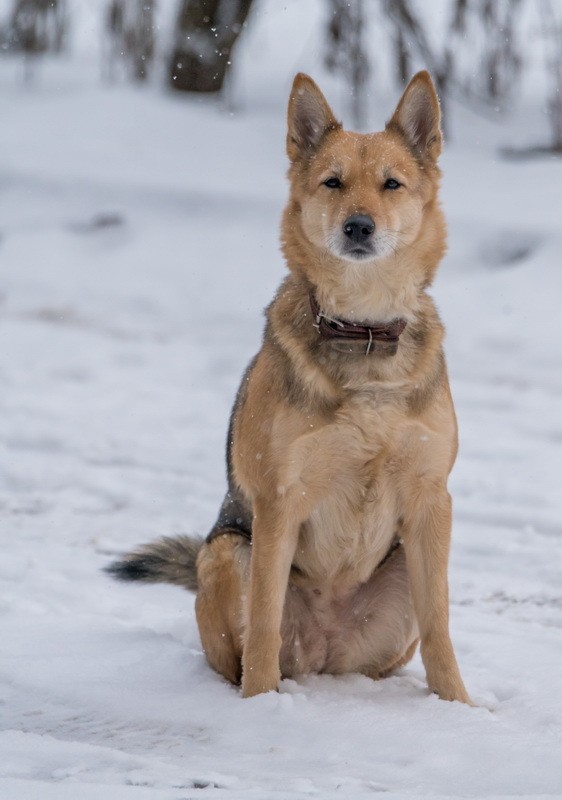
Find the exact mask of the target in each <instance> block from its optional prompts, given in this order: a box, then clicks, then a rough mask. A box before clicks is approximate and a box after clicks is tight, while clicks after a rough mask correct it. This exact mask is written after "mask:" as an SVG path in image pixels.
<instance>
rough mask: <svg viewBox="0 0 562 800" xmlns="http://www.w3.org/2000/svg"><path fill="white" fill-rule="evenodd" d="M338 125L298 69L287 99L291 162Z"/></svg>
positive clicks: (310, 149) (288, 140) (303, 154)
mask: <svg viewBox="0 0 562 800" xmlns="http://www.w3.org/2000/svg"><path fill="white" fill-rule="evenodd" d="M336 128H341V124H340V123H339V122H338V121H337V119H336V118H335V117H334V115H333V113H332V109H331V108H330V106H329V105H328V103H327V102H326V98H325V97H324V95H323V94H322V92H321V91H320V89H319V88H318V86H317V85H316V84H315V83H314V81H313V80H312V78H309V77H308V75H305V74H304V73H303V72H299V74H298V75H297V76H296V78H295V80H294V82H293V88H292V89H291V96H290V98H289V110H288V129H287V154H288V156H289V159H290V160H291V161H298V159H299V158H301V157H303V156H304V157H307V156H310V155H311V154H312V153H313V152H314V150H316V148H317V147H318V145H319V144H320V141H321V139H322V138H323V137H324V134H325V133H326V132H327V131H329V130H335V129H336Z"/></svg>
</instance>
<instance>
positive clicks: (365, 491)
mask: <svg viewBox="0 0 562 800" xmlns="http://www.w3.org/2000/svg"><path fill="white" fill-rule="evenodd" d="M330 427H331V430H330V429H329V428H330ZM400 433H401V431H400V426H399V425H398V426H397V425H396V415H395V414H394V412H393V409H392V407H391V408H388V407H386V408H385V407H384V405H382V404H377V403H375V402H373V401H372V400H370V398H367V399H365V400H364V401H362V402H360V403H355V404H353V405H352V406H350V408H348V409H345V411H344V412H342V413H341V414H339V416H338V419H337V422H336V423H335V425H334V426H328V427H327V429H326V431H325V436H324V437H322V433H321V432H320V433H319V436H318V442H319V446H318V447H317V449H316V459H317V460H318V461H319V462H320V464H319V465H318V469H320V470H322V472H323V478H324V480H326V481H327V491H325V492H324V493H323V494H322V497H321V498H320V499H319V502H318V503H317V504H315V506H314V508H313V509H312V510H311V513H310V514H309V516H308V518H307V520H306V522H305V523H304V524H303V525H302V527H301V532H300V536H299V542H298V547H297V553H296V556H295V564H296V565H297V566H298V567H300V568H301V569H302V570H303V572H305V573H306V574H307V575H309V576H314V577H318V578H321V579H323V578H336V577H337V576H344V575H345V576H348V577H349V580H350V582H352V583H355V582H358V583H361V582H363V581H365V580H367V578H368V577H369V575H371V573H372V572H373V570H374V569H375V567H376V566H377V565H378V564H379V563H380V562H381V561H382V559H383V558H384V556H385V555H386V553H387V551H388V549H389V547H390V545H391V543H392V540H393V538H394V536H395V535H396V532H397V527H398V518H399V498H398V484H397V479H396V472H397V465H398V464H399V463H400V462H401V458H400V455H401V454H400V441H401V438H402V437H401V435H400ZM323 440H324V441H323ZM309 468H310V467H309ZM313 471H314V470H313V468H311V472H313Z"/></svg>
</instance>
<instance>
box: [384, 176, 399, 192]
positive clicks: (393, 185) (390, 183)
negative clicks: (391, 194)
mask: <svg viewBox="0 0 562 800" xmlns="http://www.w3.org/2000/svg"><path fill="white" fill-rule="evenodd" d="M401 186H402V184H401V183H398V181H397V180H395V179H394V178H389V179H388V180H386V181H385V182H384V188H385V189H399V188H400V187H401Z"/></svg>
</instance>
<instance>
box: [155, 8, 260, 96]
mask: <svg viewBox="0 0 562 800" xmlns="http://www.w3.org/2000/svg"><path fill="white" fill-rule="evenodd" d="M251 5H252V0H182V2H181V4H180V10H179V14H178V18H177V24H176V42H175V47H174V50H173V53H172V56H171V58H170V65H169V73H168V74H169V81H170V85H171V86H172V87H173V88H174V89H177V90H179V91H182V92H220V90H221V89H222V87H223V84H224V80H225V77H226V74H227V72H228V68H229V66H230V63H231V60H232V48H233V46H234V44H235V42H236V40H237V39H238V37H239V35H240V33H241V32H242V30H243V28H244V27H245V24H246V18H247V16H248V13H249V11H250V7H251Z"/></svg>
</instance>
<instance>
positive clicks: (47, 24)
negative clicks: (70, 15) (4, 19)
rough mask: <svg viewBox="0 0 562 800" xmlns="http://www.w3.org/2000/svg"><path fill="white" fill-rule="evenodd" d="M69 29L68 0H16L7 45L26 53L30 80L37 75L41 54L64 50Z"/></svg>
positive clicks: (13, 49)
mask: <svg viewBox="0 0 562 800" xmlns="http://www.w3.org/2000/svg"><path fill="white" fill-rule="evenodd" d="M66 29H67V14H66V2H65V0H15V2H14V4H13V10H12V13H11V15H10V18H9V20H8V25H7V29H6V31H5V37H6V41H5V44H4V46H5V48H6V49H7V50H12V51H15V52H19V53H21V54H22V55H23V58H24V79H25V80H26V81H29V80H31V78H32V77H33V65H34V64H35V62H36V60H37V57H38V56H40V55H43V54H44V53H59V52H60V51H61V50H62V49H63V46H64V41H65V35H66Z"/></svg>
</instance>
